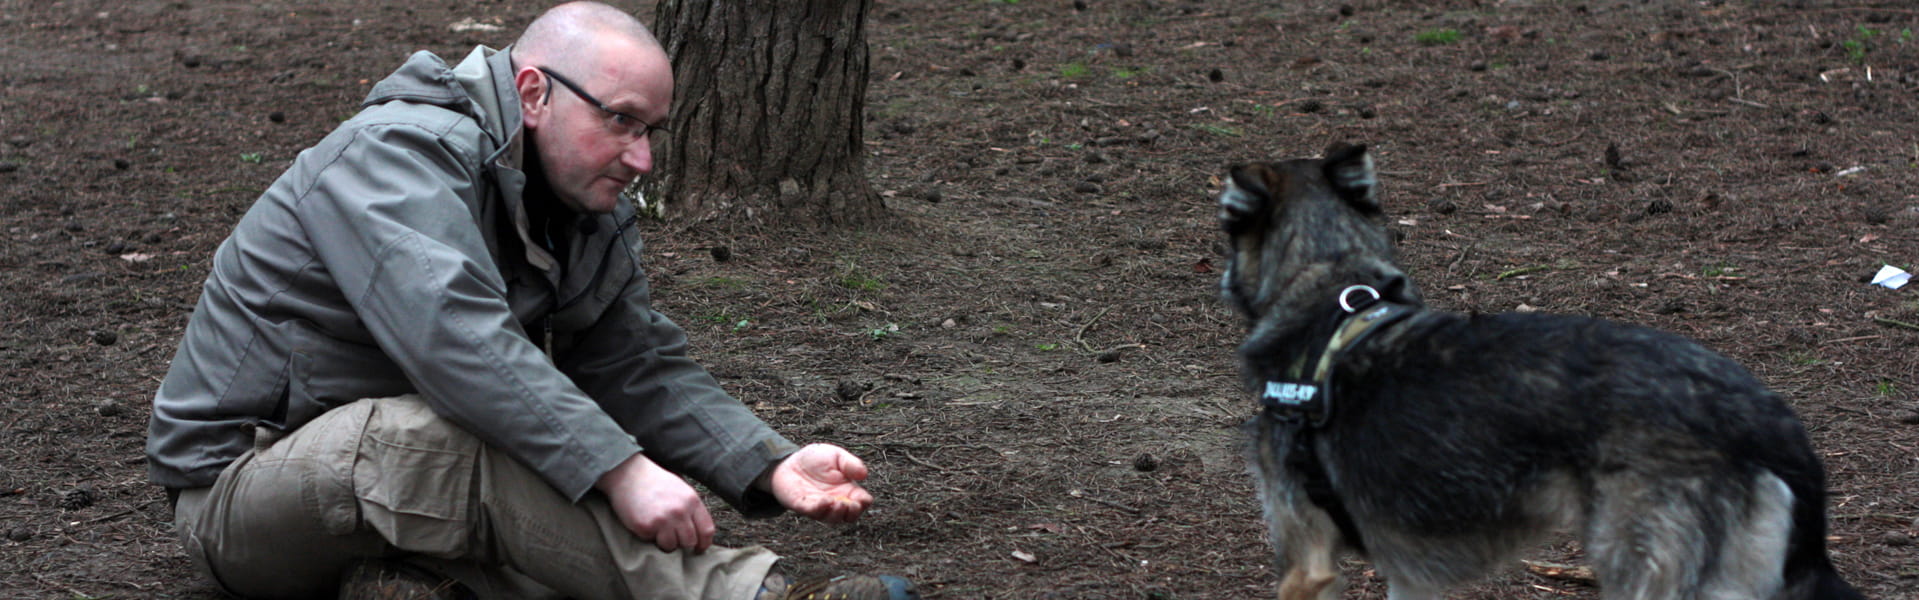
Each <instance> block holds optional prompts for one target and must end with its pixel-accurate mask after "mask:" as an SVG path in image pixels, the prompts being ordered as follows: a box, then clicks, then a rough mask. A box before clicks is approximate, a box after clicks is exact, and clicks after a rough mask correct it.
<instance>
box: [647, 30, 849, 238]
mask: <svg viewBox="0 0 1919 600" xmlns="http://www.w3.org/2000/svg"><path fill="white" fill-rule="evenodd" d="M871 6H872V0H806V1H802V2H793V1H775V0H744V1H741V0H665V1H663V2H661V3H660V4H659V6H658V8H657V9H656V15H657V21H658V23H657V24H656V26H655V28H654V29H655V34H656V35H657V36H658V37H659V38H660V42H661V43H662V44H663V45H664V46H665V47H666V51H667V55H668V56H670V57H672V60H673V72H674V78H675V88H674V93H673V109H672V118H671V123H670V124H669V125H668V128H669V129H670V130H671V131H672V133H670V134H668V135H667V136H665V137H666V139H665V140H664V141H663V142H660V143H656V144H655V147H654V150H655V153H656V154H655V157H654V162H655V164H654V173H655V177H654V179H653V184H652V185H650V186H647V187H648V188H649V189H650V192H651V193H650V194H649V198H648V200H649V202H653V201H659V202H660V203H661V204H662V210H661V212H662V213H663V214H664V215H665V216H667V217H669V218H673V219H720V220H726V221H729V222H730V223H731V224H746V225H750V226H758V225H761V224H765V223H769V222H777V223H780V224H791V225H801V226H809V225H810V226H827V227H832V226H839V227H850V226H857V225H861V224H866V223H871V222H873V221H875V220H877V219H879V218H880V217H881V216H882V215H884V214H885V210H886V208H885V205H884V204H883V203H882V201H881V199H880V197H879V195H878V194H875V193H874V192H873V190H872V187H871V186H870V185H869V184H868V183H867V180H866V164H865V156H866V151H865V134H864V124H865V105H866V79H867V47H866V29H865V24H866V13H867V11H868V9H869V8H870V7H871Z"/></svg>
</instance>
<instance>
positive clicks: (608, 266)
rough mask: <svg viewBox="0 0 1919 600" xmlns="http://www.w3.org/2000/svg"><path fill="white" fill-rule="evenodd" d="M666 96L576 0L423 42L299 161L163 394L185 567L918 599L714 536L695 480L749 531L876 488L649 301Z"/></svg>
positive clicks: (611, 28)
mask: <svg viewBox="0 0 1919 600" xmlns="http://www.w3.org/2000/svg"><path fill="white" fill-rule="evenodd" d="M672 92H673V80H672V73H671V64H670V62H669V61H668V59H667V57H666V54H665V51H664V50H663V49H662V48H661V47H660V45H659V42H658V41H656V40H655V39H653V37H652V35H651V34H650V33H648V32H647V31H646V29H645V27H643V26H642V25H641V24H640V23H639V22H638V21H637V20H635V19H634V18H633V17H632V16H631V15H628V14H626V13H623V12H621V11H619V10H617V9H614V8H612V7H609V6H606V5H603V4H598V3H591V2H580V3H570V4H564V5H561V6H558V7H555V8H553V9H552V10H550V11H548V12H547V13H545V14H543V15H541V16H540V17H539V18H538V19H536V20H535V22H534V23H532V24H531V25H529V26H528V28H527V30H526V31H525V33H524V34H523V35H522V36H521V38H520V39H519V40H518V41H517V42H516V43H515V44H514V45H513V46H512V48H511V49H510V50H509V51H495V50H492V49H489V48H485V47H481V48H477V49H475V50H474V51H473V53H472V54H470V55H468V56H467V57H466V59H465V60H464V61H462V62H461V63H460V64H459V65H458V66H454V67H451V68H449V67H447V66H446V64H445V63H444V62H442V61H441V60H440V59H439V58H438V57H435V56H433V55H431V54H429V53H426V52H421V53H417V54H415V55H414V56H413V57H412V58H410V59H409V60H408V61H407V62H406V63H405V64H404V65H403V66H401V67H400V69H399V70H398V71H396V72H395V73H394V74H393V75H391V76H389V77H388V78H386V79H385V80H383V81H381V82H380V83H379V84H377V85H375V86H374V88H373V90H372V92H371V93H370V94H369V95H368V97H367V100H366V102H365V108H364V110H363V111H362V112H361V113H360V114H359V115H357V116H355V117H354V118H353V119H351V120H349V121H347V122H346V123H344V124H342V125H341V126H340V128H339V129H337V130H335V131H334V132H333V133H332V134H331V135H329V136H327V138H326V139H324V140H322V141H321V142H320V143H319V145H317V146H314V147H313V148H310V149H308V150H306V151H305V152H302V153H301V154H300V156H299V157H298V158H297V159H296V160H295V161H294V163H293V166H292V167H291V168H290V169H288V170H287V172H286V173H285V174H284V175H282V176H281V177H280V178H279V180H277V181H275V182H274V183H273V185H272V186H271V187H270V188H268V189H267V191H266V192H265V193H264V194H263V195H262V196H261V197H260V199H259V200H258V201H257V202H256V203H255V204H254V206H253V207H252V209H251V210H249V211H248V212H247V214H246V216H245V217H243V218H242V219H241V220H240V222H239V224H238V225H237V226H236V227H235V229H234V231H233V233H232V235H231V236H230V237H229V238H228V239H227V240H226V241H225V242H224V243H223V244H221V246H220V248H219V250H218V251H217V252H216V253H215V254H214V257H213V265H212V272H211V274H210V275H209V276H208V278H207V281H206V284H205V286H204V287H203V293H202V295H201V298H200V301H199V304H198V306H197V307H196V308H195V310H194V313H193V316H192V318H191V320H190V321H189V323H188V325H187V329H186V332H185V334H184V337H183V339H182V341H181V343H180V349H179V351H178V353H177V354H176V355H175V357H174V359H173V364H172V366H171V368H170V369H169V370H168V372H167V376H166V379H165V381H163V382H162V383H161V386H160V390H159V392H158V393H157V394H156V396H155V398H154V411H153V420H152V422H151V424H150V435H149V439H148V442H147V453H148V458H149V465H150V467H149V472H150V475H151V477H152V479H153V480H154V481H155V482H156V483H159V484H160V485H162V486H165V487H166V488H167V489H168V492H169V496H170V497H172V498H174V499H175V503H176V508H175V525H176V528H177V529H178V532H179V535H180V539H181V543H182V545H183V546H184V547H185V549H186V551H187V554H188V555H189V556H190V557H191V558H192V559H193V560H194V561H195V564H196V565H197V566H199V567H201V569H202V570H203V571H204V572H205V573H206V574H207V575H209V576H210V577H211V578H212V579H213V580H214V581H215V582H217V583H218V584H219V585H220V586H221V587H222V588H223V589H225V590H227V591H228V592H230V593H232V594H235V595H238V596H242V597H249V598H310V597H321V596H327V595H332V594H334V593H335V591H334V590H335V589H336V588H340V587H341V580H342V578H343V577H344V574H346V573H348V572H353V573H356V574H365V573H372V574H373V575H372V577H373V578H375V579H379V578H381V577H384V576H385V574H390V573H392V572H395V571H418V572H425V573H430V574H433V575H435V576H444V577H450V578H452V579H454V580H457V581H458V582H459V583H460V584H462V585H464V586H465V587H466V588H469V589H470V590H471V591H472V592H474V593H476V594H477V595H479V596H480V597H483V598H493V597H505V598H518V597H538V596H567V597H572V598H581V599H589V598H623V599H630V598H727V599H739V600H743V599H747V598H789V597H790V598H801V597H808V598H822V599H823V598H891V599H902V598H916V597H917V596H916V595H915V594H914V592H913V590H912V586H911V585H910V584H909V583H907V582H906V581H904V580H901V579H899V578H896V577H873V576H846V577H839V578H833V579H823V580H817V581H802V582H789V581H788V580H787V579H786V578H785V577H783V576H780V575H778V574H770V573H771V570H772V567H773V563H774V562H775V561H776V560H777V557H776V556H774V555H773V554H772V553H770V552H768V551H767V550H765V549H763V548H758V547H753V548H746V549H730V548H720V547H714V546H713V545H712V542H713V535H714V525H713V520H712V517H711V515H710V514H708V512H707V510H706V508H705V505H704V504H702V503H701V500H700V497H699V495H698V493H697V492H695V491H694V489H693V488H692V487H691V486H689V485H688V484H687V483H686V482H685V481H684V480H683V479H681V477H680V475H679V474H685V475H686V476H689V477H692V478H694V479H697V480H699V481H700V482H702V483H704V484H705V485H706V486H707V487H708V488H709V489H711V490H713V491H714V492H715V493H716V494H717V495H719V496H720V497H722V498H724V499H725V500H726V501H727V502H729V503H730V504H731V505H732V506H734V507H735V508H737V509H739V510H741V511H742V512H743V513H745V514H747V515H748V516H769V515H773V514H778V513H779V512H781V511H782V510H791V511H794V512H797V513H800V514H802V515H805V516H807V517H811V518H814V519H818V520H821V521H825V522H829V523H843V522H850V521H853V520H854V519H857V518H858V517H859V515H860V514H861V513H862V512H864V511H865V510H866V509H867V508H868V506H870V505H871V503H872V501H873V498H872V496H871V495H870V494H869V493H868V492H867V491H866V490H865V489H863V488H862V487H861V486H860V484H859V482H860V481H861V480H863V479H865V478H866V475H867V471H866V467H865V465H864V464H863V463H862V462H861V461H860V459H859V458H857V457H855V456H854V455H852V454H851V453H849V452H847V451H846V450H844V449H842V448H839V447H836V446H831V445H825V444H814V445H809V446H806V447H803V448H802V447H797V446H796V445H795V444H793V443H792V442H789V441H787V440H786V439H785V438H783V437H781V436H780V435H779V434H777V433H774V432H773V431H772V430H771V429H770V428H768V427H767V426H766V424H765V423H764V422H762V421H760V420H759V419H758V418H756V417H755V416H754V415H753V414H752V413H751V412H750V411H749V410H747V409H746V408H745V407H744V406H742V405H741V404H740V403H739V402H738V401H736V400H734V399H732V398H731V397H729V396H727V395H726V394H725V393H724V392H723V391H722V390H721V389H720V388H719V386H718V384H717V383H716V382H715V381H714V380H713V378H712V376H711V375H709V374H708V373H707V372H706V371H705V370H704V369H703V368H701V367H700V366H698V365H697V364H695V363H694V362H692V361H691V360H690V359H688V358H687V357H686V356H685V353H684V350H685V344H686V337H685V334H684V332H683V331H682V330H681V329H680V328H679V327H678V326H677V325H675V324H673V323H672V322H671V321H669V320H667V319H666V318H665V317H663V316H661V315H660V314H658V313H656V312H654V311H653V310H652V309H651V308H650V306H649V300H648V291H647V284H646V280H645V278H644V276H643V275H642V274H641V273H640V270H639V258H638V253H639V246H640V242H639V239H638V237H637V234H636V233H635V232H634V231H633V229H632V225H633V222H634V219H633V208H632V207H630V206H627V205H626V204H625V203H622V202H621V201H620V192H621V190H622V189H623V188H624V187H625V186H626V184H627V182H628V181H630V180H632V179H633V178H634V177H636V176H638V175H639V174H641V173H645V172H647V171H648V170H649V169H651V168H652V156H651V154H650V151H649V143H650V141H651V140H650V138H651V137H652V134H653V133H655V132H658V131H660V129H659V127H658V124H660V123H663V122H664V121H665V120H666V116H667V110H668V104H669V103H670V101H671V99H672V95H673V94H672ZM369 560H372V561H376V562H374V563H372V564H374V565H375V567H376V568H373V569H369V568H367V567H366V566H365V565H367V564H368V563H367V562H366V561H369Z"/></svg>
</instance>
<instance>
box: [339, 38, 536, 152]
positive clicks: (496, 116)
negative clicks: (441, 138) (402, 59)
mask: <svg viewBox="0 0 1919 600" xmlns="http://www.w3.org/2000/svg"><path fill="white" fill-rule="evenodd" d="M394 101H401V102H414V103H420V104H431V105H434V106H440V107H443V108H446V109H448V110H453V111H456V112H459V113H461V114H465V115H467V116H470V117H473V119H474V120H475V121H478V122H479V123H480V124H481V128H482V129H484V130H485V131H486V134H487V137H490V138H492V141H493V147H494V148H495V149H496V151H495V154H494V156H492V157H489V158H490V159H493V160H498V159H500V158H503V157H504V158H506V159H507V160H505V161H503V162H504V163H505V164H506V165H509V166H517V165H519V164H520V160H519V158H520V157H519V149H518V146H519V144H518V143H511V142H517V140H516V139H515V138H516V137H517V136H518V135H519V133H520V111H518V110H508V109H516V108H517V106H515V104H514V103H515V102H517V101H518V99H517V98H516V96H515V92H514V88H513V62H512V59H511V58H509V54H508V52H507V51H506V50H495V49H492V48H488V47H486V46H477V47H475V48H474V49H473V52H471V53H468V54H467V55H466V58H465V59H462V60H461V61H460V64H459V65H458V66H454V67H448V66H447V64H446V61H444V60H441V59H440V57H439V56H436V55H434V54H433V53H431V52H427V51H424V50H422V51H419V52H415V53H413V55H412V56H410V57H408V58H407V60H406V63H405V64H402V65H400V68H399V69H397V70H395V71H394V72H393V74H391V75H388V76H387V77H386V78H385V79H382V80H380V82H379V83H377V84H374V86H373V89H372V91H369V92H367V96H366V100H364V101H362V102H361V103H360V104H361V106H362V107H368V106H374V105H377V104H385V103H388V102H394ZM502 155H506V156H502ZM489 162H491V161H489Z"/></svg>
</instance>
